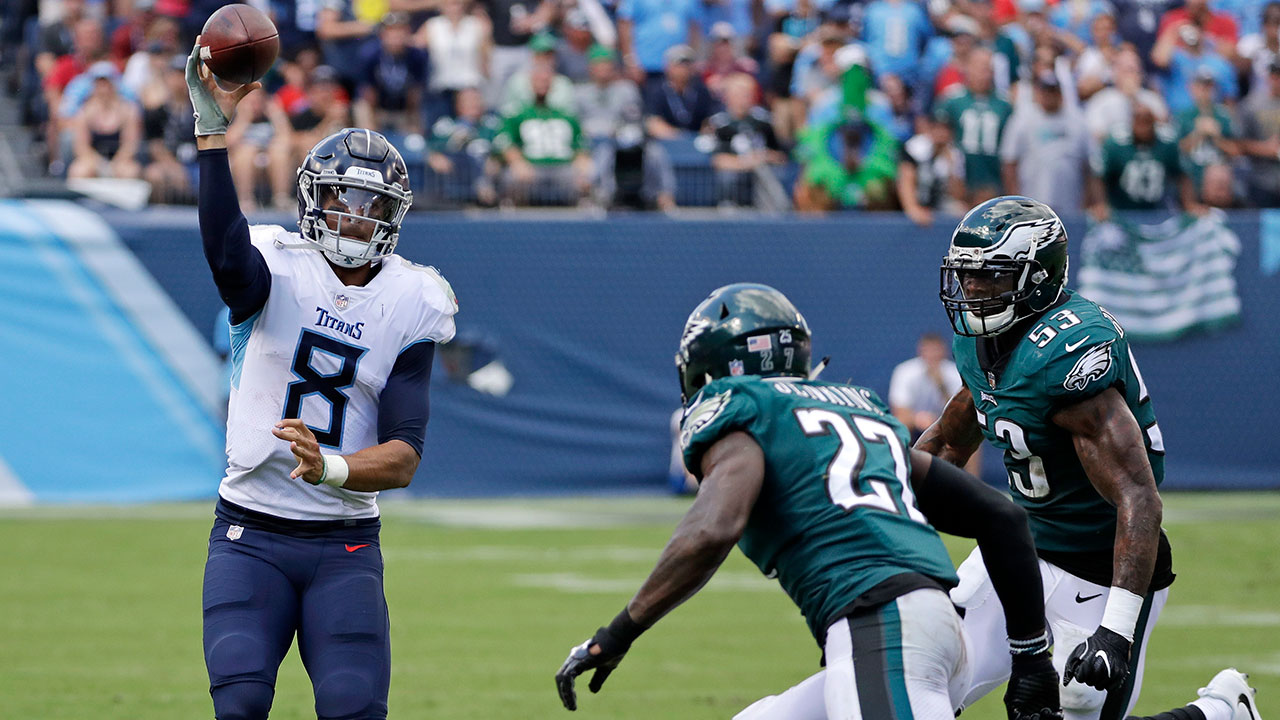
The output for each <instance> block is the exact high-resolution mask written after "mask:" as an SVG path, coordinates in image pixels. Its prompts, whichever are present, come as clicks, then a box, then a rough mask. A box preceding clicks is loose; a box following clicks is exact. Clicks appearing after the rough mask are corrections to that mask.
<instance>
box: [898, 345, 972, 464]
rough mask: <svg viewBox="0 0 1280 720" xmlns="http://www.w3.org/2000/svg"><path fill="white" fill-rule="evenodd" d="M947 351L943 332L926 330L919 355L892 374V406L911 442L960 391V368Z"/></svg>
mask: <svg viewBox="0 0 1280 720" xmlns="http://www.w3.org/2000/svg"><path fill="white" fill-rule="evenodd" d="M948 355H949V353H948V352H947V345H946V343H945V342H943V340H942V336H940V335H938V334H937V333H931V332H930V333H925V334H923V335H921V336H920V339H919V340H917V341H916V356H915V357H913V358H911V359H910V360H905V361H903V362H901V363H898V365H897V367H895V368H894V369H893V375H891V376H890V378H889V409H890V410H891V411H892V412H893V416H894V417H896V418H898V420H899V421H901V422H902V424H903V425H906V426H907V430H908V431H909V432H910V433H911V440H912V442H915V440H916V438H918V437H920V434H921V433H923V432H924V431H925V430H927V429H928V428H929V426H930V425H932V424H934V423H935V422H937V421H938V418H939V417H941V416H942V408H943V407H945V406H946V404H947V401H948V400H950V399H951V397H952V396H953V395H955V394H956V393H957V392H959V391H960V387H961V384H960V372H959V371H958V370H956V364H955V362H953V361H952V360H951V358H950V357H948Z"/></svg>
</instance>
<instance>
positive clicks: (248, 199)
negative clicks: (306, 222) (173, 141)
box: [227, 92, 310, 210]
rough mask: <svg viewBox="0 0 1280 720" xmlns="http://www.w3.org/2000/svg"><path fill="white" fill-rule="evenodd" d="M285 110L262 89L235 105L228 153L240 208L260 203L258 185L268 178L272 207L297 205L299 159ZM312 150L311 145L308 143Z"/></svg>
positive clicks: (281, 207) (228, 139) (247, 208)
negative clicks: (296, 191) (296, 181)
mask: <svg viewBox="0 0 1280 720" xmlns="http://www.w3.org/2000/svg"><path fill="white" fill-rule="evenodd" d="M292 135H293V131H292V128H291V127H290V126H289V118H288V116H286V115H285V113H284V110H282V109H280V106H279V105H278V104H277V103H276V102H275V101H274V100H273V99H272V98H271V96H269V95H267V94H266V93H263V92H252V93H249V94H248V95H246V96H245V98H244V100H242V101H240V104H239V105H238V106H237V107H236V116H235V118H234V119H232V121H231V125H230V126H229V127H228V128H227V155H228V160H229V162H230V163H231V177H232V179H233V180H234V182H235V186H236V193H237V194H239V196H240V207H242V208H245V209H246V210H250V209H253V208H256V207H258V206H259V202H258V197H259V193H258V188H259V186H260V185H261V184H262V181H264V180H265V181H266V186H267V190H268V191H269V193H270V198H271V201H270V202H271V206H272V207H274V208H275V209H277V210H285V209H288V208H289V207H292V206H296V203H297V200H296V199H295V198H294V192H293V189H294V173H295V171H296V170H297V167H298V165H299V164H300V163H299V160H300V158H297V157H295V156H294V155H293V154H292V153H293V152H296V150H294V149H293V148H294V147H295V145H297V144H301V143H294V142H293V140H292ZM308 149H310V146H308Z"/></svg>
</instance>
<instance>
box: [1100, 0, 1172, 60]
mask: <svg viewBox="0 0 1280 720" xmlns="http://www.w3.org/2000/svg"><path fill="white" fill-rule="evenodd" d="M1183 1H1184V0H1111V3H1112V5H1113V6H1115V10H1116V30H1117V31H1118V32H1119V33H1120V38H1121V39H1122V40H1124V41H1125V42H1128V43H1132V44H1133V46H1134V48H1136V49H1137V51H1138V57H1140V58H1142V61H1143V63H1144V65H1143V67H1144V68H1145V69H1146V70H1147V72H1151V71H1152V70H1154V69H1155V68H1156V67H1157V66H1156V65H1154V64H1152V63H1150V59H1151V51H1152V48H1154V47H1155V44H1156V39H1157V37H1158V36H1159V33H1158V31H1159V30H1160V18H1161V17H1162V16H1164V14H1165V13H1166V11H1168V10H1169V9H1170V8H1175V7H1179V6H1180V5H1182V3H1183Z"/></svg>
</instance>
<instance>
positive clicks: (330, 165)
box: [298, 128, 413, 268]
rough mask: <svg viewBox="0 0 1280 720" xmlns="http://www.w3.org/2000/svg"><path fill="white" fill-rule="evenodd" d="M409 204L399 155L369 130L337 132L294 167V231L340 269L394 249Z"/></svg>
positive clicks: (404, 169) (405, 171) (405, 174)
mask: <svg viewBox="0 0 1280 720" xmlns="http://www.w3.org/2000/svg"><path fill="white" fill-rule="evenodd" d="M412 204H413V193H412V192H410V190H409V171H408V168H407V167H406V166H405V163H404V158H402V157H400V152H399V151H398V150H396V149H395V147H394V146H392V144H391V143H390V142H387V139H386V138H385V137H383V136H382V135H381V134H380V133H376V132H374V131H372V130H364V129H361V128H345V129H343V130H339V131H338V132H336V133H334V134H332V135H330V136H329V137H326V138H325V139H323V140H321V141H320V142H318V143H316V146H315V147H313V148H311V152H309V153H307V157H306V159H305V160H303V161H302V166H301V167H299V168H298V230H299V232H300V234H301V235H302V238H303V239H304V240H306V241H308V242H310V243H312V244H314V245H316V246H318V247H319V249H320V250H321V251H323V252H324V256H325V257H326V258H328V259H329V261H330V262H332V263H333V264H335V265H338V266H340V267H345V268H355V267H360V266H362V265H364V264H366V263H368V262H370V261H372V260H377V259H379V258H382V257H386V256H387V255H390V254H391V253H392V252H394V251H395V249H396V242H397V241H399V239H400V223H401V222H402V221H403V220H404V216H405V213H407V212H408V211H409V206H411V205H412ZM329 220H332V221H333V223H332V226H331V225H330V222H328V221H329Z"/></svg>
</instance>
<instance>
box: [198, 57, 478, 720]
mask: <svg viewBox="0 0 1280 720" xmlns="http://www.w3.org/2000/svg"><path fill="white" fill-rule="evenodd" d="M198 42H199V41H198V40H197V43H198ZM198 49H199V45H198V44H197V46H196V50H193V51H192V54H191V57H190V59H189V60H188V63H187V85H188V88H189V90H190V93H191V101H192V104H193V105H194V107H195V110H196V135H197V139H196V142H197V146H198V148H199V150H200V157H199V163H200V232H201V235H202V237H203V239H204V249H205V256H206V257H207V259H208V261H209V267H210V269H211V270H212V271H213V277H214V281H215V283H216V284H217V286H218V290H219V292H220V293H221V295H222V298H223V300H224V301H225V302H226V303H227V305H228V307H229V308H230V310H231V322H232V329H231V333H232V368H233V369H232V379H231V384H232V388H231V402H230V407H229V412H228V420H227V474H226V477H225V478H224V479H223V481H222V485H221V487H220V488H219V500H218V505H217V511H216V515H217V519H216V521H215V522H214V526H213V532H212V534H211V535H210V538H209V557H208V562H207V564H206V566H205V576H204V600H203V609H204V652H205V663H206V665H207V667H208V670H209V684H210V693H211V694H212V695H213V706H214V713H215V715H216V717H217V718H218V720H242V719H250V718H265V717H267V713H268V711H269V710H270V709H271V701H272V698H273V696H274V692H275V680H276V672H277V669H278V668H279V665H280V661H281V660H282V659H283V658H284V656H285V653H286V652H287V651H288V649H289V646H290V644H291V643H292V642H293V637H294V635H295V634H296V635H297V638H298V650H299V653H300V655H301V657H302V661H303V663H304V664H305V666H306V668H307V673H308V674H309V675H310V676H311V681H312V684H313V687H314V691H315V712H316V715H317V716H318V717H319V718H321V719H322V720H337V719H343V720H355V719H357V718H361V719H363V718H385V717H386V716H387V691H388V687H389V684H390V677H391V646H390V641H389V636H388V616H387V606H386V600H385V598H384V596H383V589H382V556H381V552H380V549H379V542H378V530H379V525H380V523H379V519H378V506H377V503H376V498H377V491H379V490H385V489H388V488H398V487H404V486H406V485H408V484H409V481H410V480H411V479H412V477H413V473H414V471H415V470H416V469H417V466H418V461H419V457H420V454H421V452H422V443H423V439H424V435H425V432H426V424H427V411H428V400H427V386H428V380H429V378H430V375H431V361H432V357H433V355H434V347H435V343H438V342H448V341H449V340H450V339H451V338H452V337H453V334H454V323H453V315H454V313H455V312H456V311H457V304H456V302H455V300H454V297H453V293H452V291H451V290H450V289H449V285H448V284H447V283H446V282H445V281H444V279H443V278H441V277H440V275H439V274H438V273H437V272H436V271H435V270H433V269H431V268H425V267H422V266H418V265H414V264H412V263H409V262H407V261H405V260H404V259H402V258H400V257H399V256H397V255H393V254H392V251H393V250H394V249H395V246H396V241H397V239H398V233H399V230H400V222H401V220H402V219H403V218H404V215H405V212H406V211H407V210H408V209H409V205H410V204H411V202H412V195H411V193H410V192H409V184H408V180H407V177H406V172H405V165H404V161H403V160H402V159H401V158H400V154H399V153H398V152H396V149H395V148H394V147H392V146H391V145H390V144H389V143H388V142H387V141H386V139H385V138H383V137H382V136H381V135H379V134H378V133H374V132H370V131H368V130H353V129H347V130H343V131H341V132H339V133H336V134H334V135H331V136H329V137H327V138H325V139H324V140H322V141H320V143H319V144H318V145H316V147H315V148H313V149H312V151H311V153H310V154H309V155H308V156H307V159H306V160H305V161H304V163H303V166H302V168H300V169H299V171H298V189H297V193H298V210H299V222H298V225H299V228H300V229H301V231H302V232H301V235H299V234H298V233H292V232H286V231H285V230H284V229H283V228H280V227H277V226H255V227H252V228H251V227H249V225H248V223H247V222H246V221H245V219H244V216H243V215H242V214H241V212H240V209H239V207H238V205H237V202H236V194H235V190H234V189H233V187H232V183H231V172H230V168H229V166H228V164H227V151H226V135H225V133H226V128H227V122H228V118H229V117H230V116H231V115H232V114H233V112H234V109H235V106H236V103H238V102H239V101H240V99H241V98H243V97H244V96H245V95H247V94H248V93H249V92H251V91H252V90H254V89H256V88H257V87H258V84H257V83H253V84H251V85H247V86H244V87H241V88H240V89H238V90H236V91H235V92H233V93H228V92H223V91H222V90H220V89H218V88H217V87H216V86H215V84H214V82H213V80H212V77H211V76H210V75H209V74H208V73H207V71H206V70H205V69H204V68H203V65H202V63H201V61H200V59H199V56H198V54H197V51H198Z"/></svg>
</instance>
